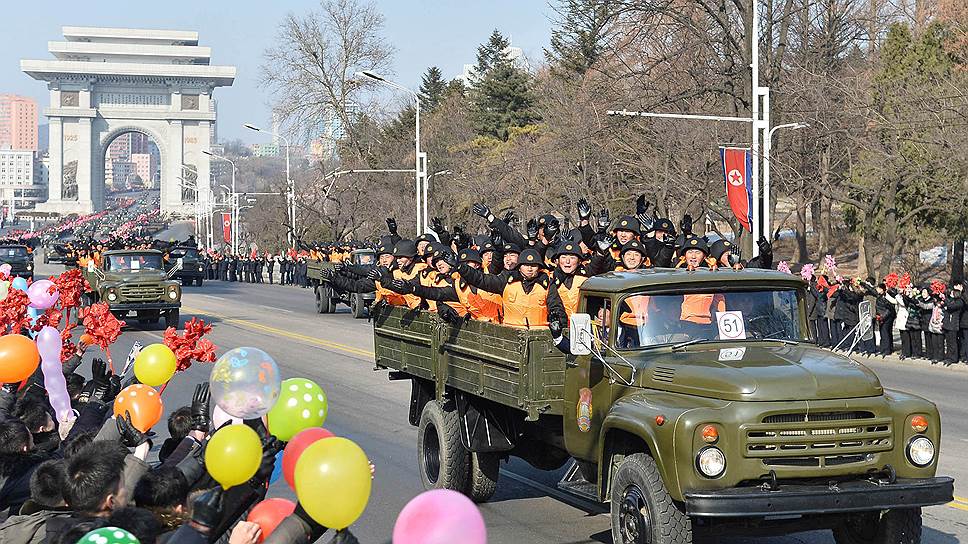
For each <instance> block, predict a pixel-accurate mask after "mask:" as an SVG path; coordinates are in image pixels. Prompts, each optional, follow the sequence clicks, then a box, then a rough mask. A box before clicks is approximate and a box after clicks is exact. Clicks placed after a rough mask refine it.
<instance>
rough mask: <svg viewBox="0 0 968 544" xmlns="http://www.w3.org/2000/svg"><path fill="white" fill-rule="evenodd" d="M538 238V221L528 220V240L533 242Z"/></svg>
mask: <svg viewBox="0 0 968 544" xmlns="http://www.w3.org/2000/svg"><path fill="white" fill-rule="evenodd" d="M537 238H538V220H537V219H530V220H528V239H529V240H535V239H537Z"/></svg>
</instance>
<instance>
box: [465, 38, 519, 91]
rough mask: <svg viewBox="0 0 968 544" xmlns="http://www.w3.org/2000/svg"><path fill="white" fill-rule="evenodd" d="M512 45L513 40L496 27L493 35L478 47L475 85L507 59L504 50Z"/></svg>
mask: <svg viewBox="0 0 968 544" xmlns="http://www.w3.org/2000/svg"><path fill="white" fill-rule="evenodd" d="M510 46H511V42H510V41H508V39H507V38H505V37H504V35H503V34H501V32H500V31H498V30H497V29H494V32H491V37H490V38H488V39H487V42H485V43H482V44H481V45H479V46H478V47H477V64H475V65H474V77H473V79H474V80H475V81H473V82H472V84H473V85H476V84H478V83H479V82H481V81H483V80H484V78H485V77H487V74H488V73H489V72H490V71H491V69H493V68H494V67H495V66H497V65H498V64H500V63H501V62H504V61H505V60H506V56H505V54H504V50H505V49H507V48H508V47H510Z"/></svg>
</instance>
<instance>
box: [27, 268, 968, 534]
mask: <svg viewBox="0 0 968 544" xmlns="http://www.w3.org/2000/svg"><path fill="white" fill-rule="evenodd" d="M41 266H43V265H41ZM44 268H47V267H44ZM60 269H61V267H55V266H51V267H50V268H49V272H51V273H57V272H59V270H60ZM44 271H47V270H44ZM39 272H40V270H39ZM192 316H198V317H200V318H202V319H205V320H206V321H207V322H212V323H213V324H214V330H213V332H212V334H211V336H210V338H211V339H212V341H213V342H215V344H216V345H217V346H218V347H219V353H222V352H224V351H226V350H228V349H231V348H234V347H238V346H252V347H257V348H260V349H263V350H265V351H266V352H268V353H269V354H271V355H272V356H273V357H274V358H275V359H276V362H277V363H278V364H279V366H280V369H281V372H282V375H283V377H284V378H288V377H297V376H301V377H306V378H309V379H312V380H314V381H316V382H317V383H319V384H320V385H321V386H322V387H323V389H324V390H325V391H326V393H327V395H328V396H329V406H330V411H329V419H328V420H327V422H326V427H327V428H329V429H330V430H331V431H333V432H334V433H336V434H338V435H341V436H346V437H348V438H350V439H352V440H354V441H356V442H357V443H358V444H359V445H360V446H361V447H362V448H363V449H364V450H365V451H366V452H367V454H368V455H369V456H370V458H371V460H372V461H373V463H374V464H375V465H376V479H375V481H374V486H373V493H372V495H371V497H370V502H369V506H368V507H367V510H366V512H365V513H364V514H363V517H362V518H361V519H360V521H359V522H358V524H357V527H354V533H355V534H356V535H357V536H358V537H359V538H360V541H361V542H387V541H388V540H389V537H390V535H391V533H392V529H393V523H394V521H395V519H396V516H397V514H398V513H399V511H400V510H401V509H402V508H403V506H404V505H405V504H406V503H407V501H409V500H410V499H411V498H412V497H414V496H415V495H417V494H418V493H420V492H421V491H422V490H423V488H422V486H421V484H420V477H419V475H418V473H417V463H416V458H417V454H416V435H417V433H416V428H414V427H411V426H410V425H409V423H408V422H407V413H408V410H409V400H410V386H409V383H407V382H391V381H389V380H387V376H386V372H385V371H381V372H374V371H373V363H374V361H373V339H372V329H371V326H370V324H368V323H367V322H366V320H357V319H353V318H352V316H351V315H350V314H349V310H348V309H347V308H345V307H343V306H340V309H339V312H338V313H336V314H326V315H320V314H317V313H316V312H315V311H314V299H313V295H312V291H311V290H309V289H300V288H296V287H282V286H270V285H250V284H240V283H222V282H217V281H211V282H206V283H205V285H204V286H203V287H201V288H198V287H186V288H185V294H184V300H183V308H182V320H183V321H184V320H187V319H190V318H191V317H192ZM162 332H163V331H161V330H153V331H141V330H139V329H138V328H137V327H133V328H132V329H130V330H128V331H127V332H125V334H123V335H122V337H121V339H120V340H119V341H118V344H117V346H116V348H114V349H112V354H113V355H114V357H115V358H123V357H124V355H123V354H125V353H127V351H128V349H130V346H131V344H132V343H133V342H134V341H136V340H137V341H140V342H141V343H142V344H148V343H152V342H158V341H160V338H161V334H162ZM92 351H95V350H92ZM88 358H91V355H89V356H88ZM871 366H872V368H874V369H875V370H876V371H877V372H878V373H879V374H880V375H881V378H882V380H883V381H884V384H885V385H886V386H888V387H899V388H901V389H905V390H908V391H911V392H913V393H916V394H920V395H924V396H926V397H927V398H929V399H932V400H934V401H935V402H937V403H938V404H939V407H940V408H941V410H942V415H943V418H944V439H943V442H944V443H943V446H942V469H941V473H944V474H948V475H952V476H954V477H955V478H956V480H957V481H959V482H960V481H968V480H963V479H962V478H968V462H966V461H965V458H964V454H963V453H962V452H963V451H964V450H965V449H966V448H965V446H966V445H968V413H966V412H968V409H966V407H965V406H963V405H960V404H959V403H960V402H961V401H960V399H964V398H966V393H968V372H960V371H957V370H943V369H924V368H921V367H910V366H908V367H905V366H901V365H897V364H892V363H880V362H876V363H874V364H872V365H871ZM86 368H87V367H86V366H85V370H86ZM208 371H209V367H208V366H207V365H202V364H198V363H196V364H195V365H194V366H193V367H192V368H191V369H189V370H188V372H186V373H184V374H179V375H177V376H176V377H175V378H174V380H173V383H172V384H171V386H170V387H169V388H168V389H167V390H166V391H165V398H164V400H165V411H166V414H167V413H168V412H170V411H172V410H174V409H175V408H178V407H179V406H184V405H188V404H190V403H191V394H192V390H193V387H194V384H195V383H197V382H199V381H203V380H205V379H207V374H208ZM155 431H156V432H158V433H159V438H160V439H163V438H164V437H166V435H167V429H166V428H165V426H164V420H163V421H162V423H160V424H159V425H158V426H157V427H156V428H155ZM160 443H161V440H158V441H157V444H159V445H160ZM561 472H562V471H557V472H543V471H538V470H535V469H533V468H531V467H530V466H528V465H527V464H526V463H523V462H521V461H520V460H514V459H512V461H511V462H510V463H508V464H504V465H502V475H501V481H500V483H499V485H498V491H497V494H496V495H495V496H494V498H493V499H492V500H491V501H490V502H488V503H487V504H484V505H481V510H482V512H483V514H484V518H485V521H486V523H487V528H488V533H489V534H488V536H489V542H492V543H508V544H511V543H521V542H529V543H543V542H548V543H552V542H555V543H560V542H569V543H570V542H610V541H611V539H610V536H609V518H608V516H607V515H605V514H603V512H605V509H604V508H597V507H595V505H591V504H588V503H584V502H582V501H579V500H574V499H572V498H570V497H569V496H567V495H563V494H561V493H559V492H558V491H557V490H556V489H555V484H556V483H557V481H558V479H559V478H560V477H561ZM956 485H957V483H956ZM958 487H959V491H960V494H961V495H962V496H964V495H966V494H968V488H964V487H961V486H958ZM269 496H275V497H285V498H291V499H294V493H293V492H292V491H290V490H289V489H288V487H287V485H286V484H285V482H284V481H282V480H280V481H278V482H277V483H275V484H274V485H273V486H272V487H271V488H270V492H269ZM924 537H925V538H924V542H929V543H948V542H957V541H958V540H962V539H964V540H968V500H964V502H963V503H962V502H957V501H956V502H955V503H953V504H952V505H950V506H939V507H933V508H930V509H928V510H927V511H926V512H925V531H924ZM731 540H732V541H733V542H737V543H738V542H745V541H749V540H748V539H745V538H736V539H731ZM758 542H763V543H787V542H810V543H832V542H833V538H832V537H831V536H830V533H829V532H822V531H816V532H811V533H801V534H797V535H792V536H787V537H782V538H781V537H777V538H767V539H762V540H758Z"/></svg>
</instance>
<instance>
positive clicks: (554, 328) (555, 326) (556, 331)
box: [548, 316, 561, 338]
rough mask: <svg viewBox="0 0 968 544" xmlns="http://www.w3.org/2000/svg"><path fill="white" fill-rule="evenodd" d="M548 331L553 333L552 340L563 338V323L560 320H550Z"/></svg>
mask: <svg viewBox="0 0 968 544" xmlns="http://www.w3.org/2000/svg"><path fill="white" fill-rule="evenodd" d="M556 317H557V316H556ZM548 330H549V331H551V337H552V338H561V321H559V320H558V319H552V318H549V319H548Z"/></svg>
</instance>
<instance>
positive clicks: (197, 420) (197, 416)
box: [192, 382, 212, 433]
mask: <svg viewBox="0 0 968 544" xmlns="http://www.w3.org/2000/svg"><path fill="white" fill-rule="evenodd" d="M211 399H212V393H211V391H209V388H208V382H203V383H200V384H198V385H196V386H195V396H194V397H192V430H193V431H202V432H203V433H208V431H209V430H210V429H211V422H209V420H208V410H209V406H210V404H211Z"/></svg>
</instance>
